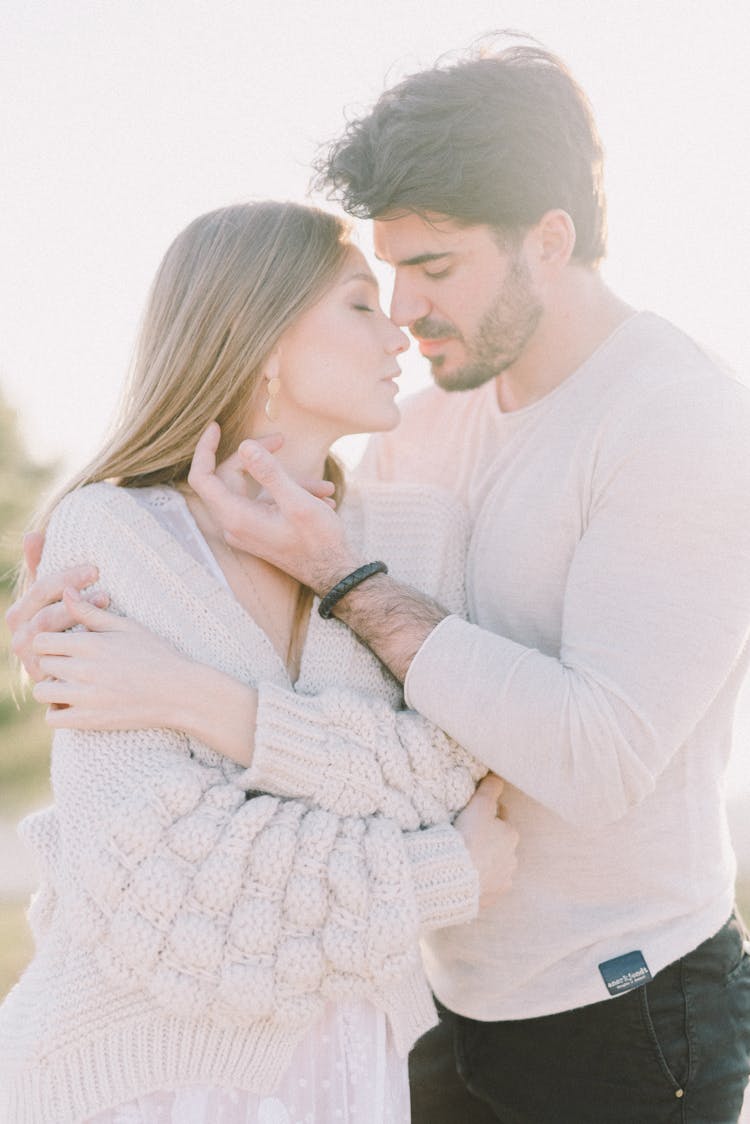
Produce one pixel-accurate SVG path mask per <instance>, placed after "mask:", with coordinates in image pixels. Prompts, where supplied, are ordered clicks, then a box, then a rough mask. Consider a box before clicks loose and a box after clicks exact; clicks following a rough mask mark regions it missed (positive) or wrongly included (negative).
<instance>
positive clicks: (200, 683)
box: [165, 661, 258, 768]
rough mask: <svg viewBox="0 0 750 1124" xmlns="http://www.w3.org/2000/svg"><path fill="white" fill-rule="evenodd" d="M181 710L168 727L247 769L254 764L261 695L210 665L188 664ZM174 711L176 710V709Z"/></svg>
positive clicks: (177, 696)
mask: <svg viewBox="0 0 750 1124" xmlns="http://www.w3.org/2000/svg"><path fill="white" fill-rule="evenodd" d="M185 662H186V668H185V674H184V677H183V681H182V683H181V690H180V691H179V693H176V694H175V696H174V698H175V699H177V698H179V699H180V700H181V702H180V703H178V704H177V706H178V707H179V710H178V712H177V713H172V714H171V715H170V719H175V718H176V719H178V721H177V722H175V721H173V720H170V721H169V722H168V723H165V725H167V726H169V727H170V728H172V729H175V728H179V729H181V730H184V731H185V732H186V733H187V734H190V736H191V737H194V738H197V739H198V740H199V741H202V742H204V743H205V744H206V745H208V746H210V748H211V749H214V750H216V752H217V753H221V754H222V755H223V756H224V757H228V758H229V759H230V760H232V761H236V762H237V764H239V765H242V766H243V767H244V768H247V767H248V766H249V765H250V764H251V761H252V756H253V743H254V738H255V720H256V714H257V710H258V692H257V691H256V690H255V688H254V687H250V686H248V685H247V684H246V683H241V682H240V680H239V679H234V678H233V677H232V676H231V675H226V674H225V673H224V672H222V671H218V670H217V669H216V668H214V667H209V666H208V665H207V664H200V663H193V662H191V661H185ZM173 710H174V706H173Z"/></svg>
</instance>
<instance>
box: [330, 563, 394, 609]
mask: <svg viewBox="0 0 750 1124" xmlns="http://www.w3.org/2000/svg"><path fill="white" fill-rule="evenodd" d="M387 573H388V567H387V566H386V564H385V562H368V563H367V565H365V566H360V567H359V569H358V570H354V571H352V573H351V574H347V575H346V577H345V578H342V579H341V581H340V582H336V584H335V586H334V587H333V589H329V590H328V593H326V595H325V597H323V598H322V600H321V602H320V604H319V605H318V612H319V613H320V615H321V617H323V619H324V620H328V618H329V617H330V616H331V614H332V613H333V609H334V606H335V605H336V604H337V603H338V602H339V601H340V600H341V598H342V597H346V595H347V593H350V592H351V591H352V590H353V589H354V587H355V586H357V585H359V584H360V582H363V581H365V579H366V578H371V577H372V575H373V574H387Z"/></svg>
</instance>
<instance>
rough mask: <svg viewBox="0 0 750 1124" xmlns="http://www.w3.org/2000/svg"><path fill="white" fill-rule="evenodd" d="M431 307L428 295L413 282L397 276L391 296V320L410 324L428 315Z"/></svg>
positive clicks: (403, 324) (404, 324)
mask: <svg viewBox="0 0 750 1124" xmlns="http://www.w3.org/2000/svg"><path fill="white" fill-rule="evenodd" d="M430 308H431V305H430V302H429V301H428V300H427V297H426V296H424V295H423V294H422V293H420V292H419V289H418V287H417V286H416V285H415V284H414V283H413V282H410V281H408V280H400V279H399V278H398V277H397V278H396V280H395V282H394V285H393V296H392V297H391V320H393V321H394V322H395V323H396V324H401V325H402V326H408V325H409V324H413V323H414V321H415V320H420V319H421V318H422V317H423V316H426V315H427V314H428V312H429V311H430Z"/></svg>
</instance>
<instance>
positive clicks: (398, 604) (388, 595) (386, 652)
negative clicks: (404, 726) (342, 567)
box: [333, 574, 449, 682]
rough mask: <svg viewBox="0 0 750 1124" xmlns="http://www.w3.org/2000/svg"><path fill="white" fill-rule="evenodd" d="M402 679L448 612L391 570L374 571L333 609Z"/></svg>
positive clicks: (397, 676)
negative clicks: (385, 571) (387, 571)
mask: <svg viewBox="0 0 750 1124" xmlns="http://www.w3.org/2000/svg"><path fill="white" fill-rule="evenodd" d="M333 615H334V616H335V617H337V618H338V620H340V621H342V622H343V623H344V624H346V625H348V627H349V628H351V630H352V632H354V633H355V634H356V635H357V636H358V637H359V638H360V640H363V641H364V643H365V644H367V646H368V647H369V648H371V649H372V651H373V652H374V653H375V655H376V656H378V658H379V659H380V660H381V661H382V663H384V664H385V665H386V667H387V668H388V669H389V671H391V673H392V674H393V675H394V676H395V677H396V679H398V680H400V681H401V682H403V681H404V679H405V678H406V673H407V672H408V670H409V667H410V666H411V662H412V660H413V659H414V657H415V656H416V654H417V652H418V651H419V649H420V648H421V646H422V644H423V643H424V641H425V640H426V639H427V637H428V636H429V634H430V633H431V632H432V630H433V629H434V628H435V627H436V626H437V625H438V624H439V623H440V622H441V621H442V620H443V619H444V618H445V617H447V616H449V614H448V613H447V612H446V610H445V609H443V608H442V607H441V606H440V605H438V604H437V603H436V602H435V601H432V600H431V599H430V598H429V597H425V596H424V595H423V594H421V593H419V592H417V590H415V589H412V588H411V587H410V586H406V585H402V584H401V582H398V581H396V580H395V579H393V578H392V577H390V576H389V575H388V574H374V575H373V576H372V577H371V578H368V579H367V581H366V582H363V583H362V584H361V585H358V586H356V587H355V588H354V589H352V590H351V591H350V592H349V593H347V594H346V595H345V596H344V597H342V598H341V600H340V601H338V602H337V603H336V605H335V606H334V609H333Z"/></svg>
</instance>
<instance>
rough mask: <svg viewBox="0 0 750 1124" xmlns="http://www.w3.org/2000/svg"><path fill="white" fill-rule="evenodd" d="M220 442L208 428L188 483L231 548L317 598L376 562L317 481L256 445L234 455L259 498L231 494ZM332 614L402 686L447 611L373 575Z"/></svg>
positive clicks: (246, 443)
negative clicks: (296, 474)
mask: <svg viewBox="0 0 750 1124" xmlns="http://www.w3.org/2000/svg"><path fill="white" fill-rule="evenodd" d="M220 436H221V434H220V430H219V427H218V425H217V424H216V423H215V422H212V424H211V425H210V426H209V427H208V429H207V430H206V431H205V433H204V434H203V435H202V436H201V438H200V441H199V442H198V445H197V446H196V450H195V456H194V458H193V463H192V466H191V469H190V475H189V476H188V483H189V484H190V485H191V487H192V488H193V489H194V490H195V492H196V493H197V494H198V495H199V496H200V498H201V499H202V500H203V502H204V504H205V505H206V507H207V509H208V511H209V513H210V515H211V516H212V518H213V519H214V520H215V521H216V522H217V523H218V524H219V526H220V527H221V529H222V531H223V533H224V538H225V540H226V542H227V543H228V544H229V545H230V546H232V547H234V548H236V549H239V550H245V551H248V552H249V553H251V554H256V555H258V556H259V557H260V558H264V559H265V560H266V561H267V562H270V563H271V564H272V565H273V566H277V567H278V568H279V569H280V570H284V571H285V572H286V573H287V574H291V575H292V577H294V578H297V579H298V581H300V582H302V584H303V585H306V586H309V587H310V589H312V590H313V591H314V592H315V593H317V594H319V595H320V596H323V595H324V594H326V593H328V592H329V590H331V589H332V588H333V586H334V585H336V584H337V583H338V582H340V581H341V579H342V578H344V577H346V576H347V574H350V573H352V571H354V570H356V569H358V567H359V566H361V565H362V564H363V563H365V562H372V561H373V559H371V558H363V557H362V556H361V555H360V554H358V553H357V552H356V551H354V550H353V549H352V547H350V546H349V544H348V542H347V540H346V535H345V532H344V527H343V525H342V523H341V520H340V519H339V517H338V516H337V515H336V513H335V511H333V510H332V501H331V500H330V499H329V498H328V497H327V496H325V495H324V494H323V493H322V492H321V491H320V490H318V491H316V489H315V484H314V483H313V484H312V485H307V484H306V485H305V486H302V485H300V484H298V483H297V482H296V481H294V480H292V479H291V478H290V477H289V475H288V474H287V473H286V472H285V471H284V469H283V468H282V466H281V465H280V464H279V463H278V461H277V460H276V458H275V457H274V456H273V455H272V453H271V452H269V450H268V448H266V447H264V444H262V443H261V442H258V441H243V442H242V444H241V445H240V447H239V449H238V451H237V456H238V458H239V464H240V466H241V468H242V471H243V472H244V473H246V474H247V475H248V476H250V477H252V479H253V480H255V481H256V483H257V484H259V485H260V487H261V494H260V496H259V497H258V498H257V499H255V500H250V499H248V497H247V496H246V495H245V496H242V495H239V494H237V492H236V491H233V490H232V488H231V487H229V486H228V485H227V483H226V482H225V481H224V480H222V478H221V474H220V473H221V467H220V468H219V469H217V467H216V450H217V448H218V445H219V438H220ZM264 440H265V439H264ZM320 483H321V482H318V489H319V488H320ZM385 561H387V559H386V560H385ZM334 615H335V616H337V617H338V619H339V620H341V621H344V623H345V624H347V625H348V626H349V627H350V628H351V629H352V631H353V632H355V633H356V634H357V636H359V637H360V639H361V640H363V641H364V642H365V644H367V645H368V646H369V647H370V648H371V649H372V650H373V652H374V653H375V654H376V656H378V657H379V658H380V659H381V660H382V662H383V663H384V664H385V666H386V667H387V668H389V670H390V671H391V672H392V674H393V675H394V676H395V677H396V678H397V679H399V680H401V681H402V682H403V679H404V677H405V676H406V672H407V670H408V668H409V665H410V663H411V661H412V659H413V658H414V656H415V654H416V652H417V651H418V650H419V648H420V646H421V644H422V643H423V642H424V640H425V638H426V637H427V636H428V635H429V633H430V632H431V631H432V630H433V628H434V627H435V626H436V625H437V624H438V623H439V622H440V621H441V620H442V619H443V618H444V617H445V616H447V613H446V612H445V610H444V609H442V608H441V607H440V606H439V605H437V604H436V603H435V602H433V601H431V600H430V598H428V597H424V596H422V594H421V593H418V592H417V591H416V590H414V589H411V588H409V587H408V586H405V585H402V584H401V583H400V582H396V581H394V580H393V579H392V578H391V577H389V576H387V575H385V574H376V575H375V576H374V577H371V578H368V580H367V581H366V582H363V583H362V585H359V586H357V587H356V588H355V589H353V590H352V591H351V592H350V593H347V595H346V596H345V597H343V598H342V599H341V600H340V601H339V602H337V604H336V606H335V608H334Z"/></svg>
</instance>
